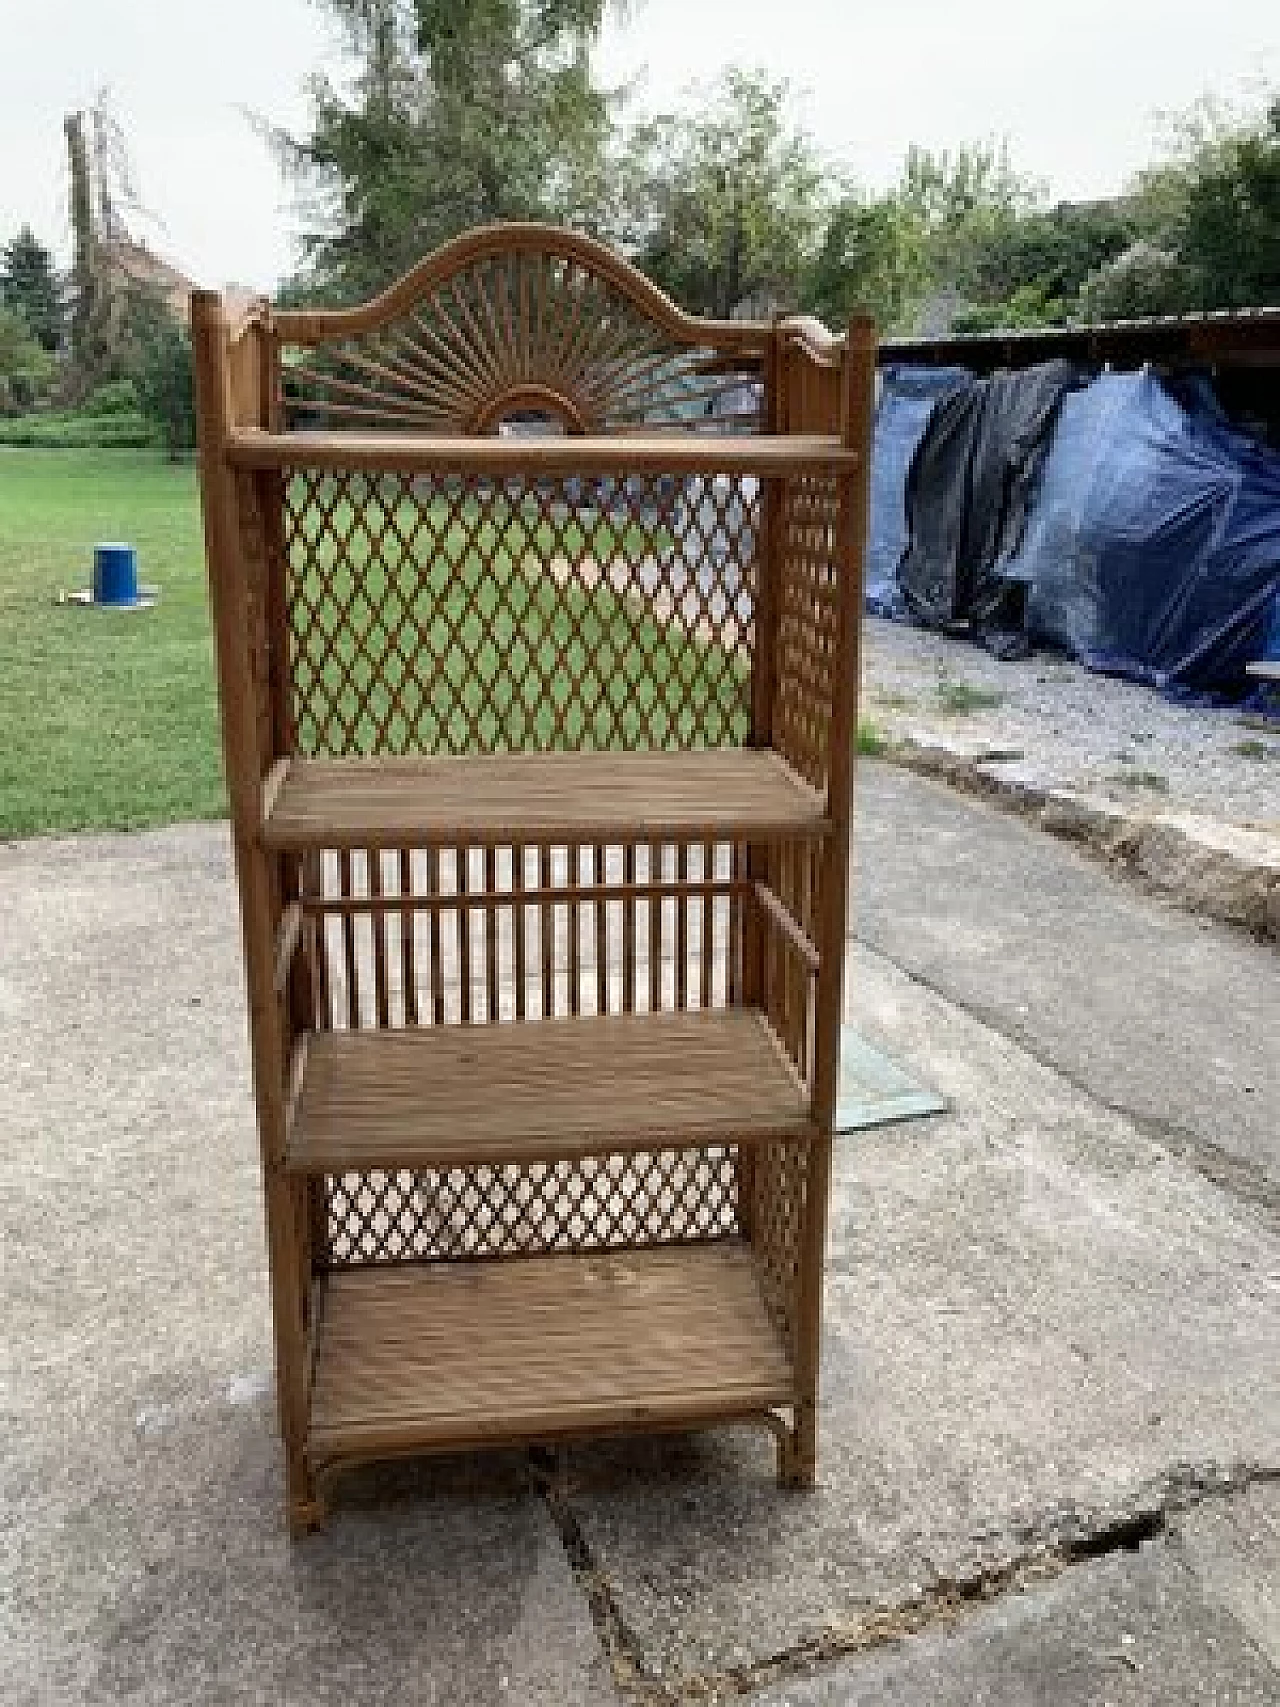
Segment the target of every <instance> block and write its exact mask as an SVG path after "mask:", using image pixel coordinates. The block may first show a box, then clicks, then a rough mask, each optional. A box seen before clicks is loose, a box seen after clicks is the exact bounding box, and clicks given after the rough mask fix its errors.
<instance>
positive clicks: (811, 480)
mask: <svg viewBox="0 0 1280 1707" xmlns="http://www.w3.org/2000/svg"><path fill="white" fill-rule="evenodd" d="M784 490H785V497H784V501H783V505H782V516H781V529H780V532H781V541H780V544H781V550H780V553H779V575H778V662H777V682H778V688H777V700H776V704H775V708H774V719H773V734H774V742H775V744H776V746H777V747H778V750H779V751H780V752H782V753H783V754H785V756H786V757H787V758H788V759H789V760H790V762H791V763H792V764H793V765H794V766H795V767H796V769H797V770H798V771H799V772H800V773H801V775H802V776H804V777H807V778H808V780H809V781H810V782H811V783H812V784H813V785H814V787H815V788H820V789H822V788H825V787H826V786H827V773H828V759H829V740H830V725H831V703H832V690H833V688H834V680H833V669H834V665H835V659H836V656H837V651H838V647H839V640H840V605H839V580H838V576H839V569H838V565H839V561H840V558H839V552H838V549H837V548H838V542H839V526H840V486H839V482H838V481H837V480H835V479H833V478H827V477H820V476H801V477H798V478H796V479H793V480H788V481H787V482H786V485H785V489H784Z"/></svg>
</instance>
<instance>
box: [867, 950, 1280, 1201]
mask: <svg viewBox="0 0 1280 1707" xmlns="http://www.w3.org/2000/svg"><path fill="white" fill-rule="evenodd" d="M852 940H853V941H855V942H856V943H857V944H858V946H859V947H860V948H862V949H865V951H866V952H867V953H868V954H871V955H873V956H874V957H875V958H876V959H877V960H880V961H883V962H884V964H885V965H886V966H892V967H893V969H894V970H895V971H896V972H900V973H901V974H902V976H903V977H904V978H906V979H907V981H908V982H909V983H911V984H915V985H917V986H918V987H919V988H920V989H922V990H928V992H929V993H930V995H933V996H937V997H938V999H939V1000H940V1001H943V1002H946V1003H947V1004H948V1006H950V1007H953V1008H959V1010H960V1011H961V1013H965V1014H968V1016H969V1018H970V1019H973V1020H976V1021H977V1022H978V1024H979V1025H982V1026H985V1027H986V1029H987V1030H988V1031H992V1032H994V1033H995V1034H996V1036H997V1037H1002V1038H1003V1039H1004V1040H1005V1042H1006V1043H1012V1044H1014V1045H1015V1047H1017V1048H1018V1049H1021V1050H1022V1052H1023V1053H1024V1054H1025V1055H1029V1056H1030V1057H1031V1059H1032V1060H1033V1061H1034V1062H1035V1063H1036V1065H1037V1066H1040V1067H1044V1068H1046V1069H1047V1070H1048V1071H1049V1072H1051V1073H1053V1074H1054V1075H1055V1076H1056V1077H1057V1078H1059V1079H1061V1080H1062V1082H1063V1084H1065V1085H1069V1086H1070V1087H1071V1089H1072V1090H1073V1091H1077V1092H1079V1094H1080V1095H1081V1096H1086V1097H1088V1098H1089V1100H1090V1101H1091V1102H1094V1103H1096V1104H1097V1105H1098V1107H1099V1108H1103V1109H1105V1110H1106V1111H1107V1113H1108V1114H1114V1115H1116V1116H1117V1118H1119V1119H1121V1120H1127V1121H1128V1122H1129V1124H1130V1125H1131V1126H1132V1127H1133V1128H1134V1130H1135V1131H1136V1132H1137V1133H1138V1134H1139V1135H1140V1136H1141V1137H1143V1138H1146V1139H1148V1140H1150V1141H1152V1142H1154V1143H1157V1144H1160V1145H1162V1146H1163V1147H1164V1148H1166V1149H1167V1150H1169V1151H1170V1152H1171V1154H1173V1155H1175V1156H1177V1157H1178V1158H1179V1160H1180V1161H1184V1162H1187V1163H1188V1164H1189V1165H1190V1166H1191V1167H1193V1168H1194V1169H1195V1171H1196V1172H1197V1173H1198V1174H1199V1175H1200V1176H1201V1178H1202V1179H1206V1180H1208V1182H1209V1184H1210V1185H1212V1186H1216V1187H1217V1189H1218V1190H1219V1191H1222V1192H1225V1193H1226V1194H1227V1196H1228V1197H1231V1198H1234V1199H1235V1200H1236V1202H1237V1203H1241V1204H1247V1205H1248V1206H1249V1207H1250V1208H1251V1209H1257V1210H1261V1211H1262V1219H1263V1221H1264V1222H1265V1224H1266V1226H1267V1228H1268V1230H1269V1231H1270V1232H1273V1233H1280V1184H1278V1183H1277V1182H1276V1181H1275V1180H1273V1179H1272V1178H1271V1176H1270V1175H1269V1174H1267V1173H1266V1172H1265V1171H1264V1170H1263V1169H1262V1168H1260V1167H1259V1166H1258V1165H1257V1164H1256V1163H1254V1162H1250V1161H1248V1160H1246V1159H1245V1158H1244V1157H1243V1156H1236V1155H1233V1154H1231V1152H1230V1151H1227V1150H1224V1149H1222V1148H1221V1146H1219V1145H1217V1144H1215V1143H1214V1142H1213V1140H1212V1139H1211V1138H1205V1137H1202V1136H1201V1134H1200V1133H1198V1132H1192V1131H1190V1130H1189V1129H1188V1128H1187V1127H1185V1126H1178V1125H1175V1123H1174V1122H1173V1121H1170V1120H1161V1119H1158V1118H1156V1117H1155V1116H1153V1115H1146V1114H1140V1113H1139V1112H1138V1111H1137V1110H1136V1109H1132V1108H1129V1107H1127V1106H1126V1105H1125V1104H1124V1103H1122V1102H1119V1101H1117V1100H1116V1099H1115V1098H1114V1097H1109V1096H1107V1095H1105V1093H1103V1092H1102V1091H1099V1090H1098V1089H1096V1087H1094V1086H1093V1085H1091V1084H1089V1083H1088V1082H1087V1081H1086V1080H1085V1079H1083V1078H1082V1077H1081V1076H1080V1075H1079V1074H1077V1073H1073V1072H1072V1071H1071V1069H1070V1068H1069V1067H1064V1066H1063V1065H1062V1063H1061V1062H1060V1061H1057V1060H1055V1059H1054V1057H1053V1056H1052V1055H1051V1054H1050V1053H1049V1052H1048V1050H1047V1049H1045V1048H1043V1047H1042V1046H1041V1045H1040V1044H1038V1043H1037V1042H1036V1041H1035V1040H1034V1039H1033V1038H1030V1037H1027V1036H1025V1035H1024V1034H1023V1033H1022V1032H1021V1030H1020V1029H1019V1028H1018V1027H1017V1026H1016V1025H1015V1026H1011V1025H1010V1024H1009V1022H1008V1021H1007V1020H1006V1019H1005V1017H1004V1016H1003V1015H1002V1014H1000V1013H999V1012H998V1011H997V1010H996V1009H994V1008H989V1007H987V1005H986V1004H985V1003H982V1002H971V1001H966V1000H965V998H964V997H963V996H959V995H957V994H956V993H955V992H954V991H953V990H948V989H946V988H945V987H944V986H943V985H942V984H940V983H938V982H936V981H935V980H934V979H932V978H930V977H928V976H927V975H926V974H925V973H923V972H921V971H920V970H919V969H918V968H916V967H914V966H911V965H908V964H907V963H906V962H905V961H902V960H898V959H897V958H896V957H895V956H894V955H892V954H890V953H889V951H888V950H887V949H886V948H884V947H883V946H881V944H880V943H878V942H876V941H874V940H873V939H872V938H871V937H868V936H864V935H863V934H862V933H861V932H860V931H855V932H853V933H852Z"/></svg>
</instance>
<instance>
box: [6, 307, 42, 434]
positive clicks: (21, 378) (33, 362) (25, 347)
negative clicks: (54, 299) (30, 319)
mask: <svg viewBox="0 0 1280 1707" xmlns="http://www.w3.org/2000/svg"><path fill="white" fill-rule="evenodd" d="M53 372H54V361H53V357H52V356H51V355H50V354H49V352H48V350H46V349H44V348H43V346H42V345H41V344H40V342H39V340H38V339H37V338H35V337H34V336H33V335H32V331H31V328H30V326H28V324H27V321H26V317H25V316H24V315H22V314H19V313H18V312H17V310H16V309H13V308H5V307H0V415H16V414H20V413H21V412H22V410H24V409H29V408H30V407H31V405H32V404H33V403H35V402H36V401H37V400H38V399H39V398H40V397H41V395H42V394H43V393H44V392H45V391H46V390H47V389H48V387H49V383H50V381H51V380H52V378H53Z"/></svg>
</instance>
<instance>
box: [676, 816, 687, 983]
mask: <svg viewBox="0 0 1280 1707" xmlns="http://www.w3.org/2000/svg"><path fill="white" fill-rule="evenodd" d="M688 876H689V844H688V843H687V842H681V843H680V845H679V847H678V848H677V850H676V881H677V882H678V883H680V884H684V883H685V882H686V881H687V879H688ZM688 1006H689V898H688V896H687V895H686V894H685V893H684V891H683V889H682V890H681V892H680V893H679V894H678V895H677V896H676V1007H677V1009H684V1008H687V1007H688Z"/></svg>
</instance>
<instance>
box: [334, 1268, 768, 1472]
mask: <svg viewBox="0 0 1280 1707" xmlns="http://www.w3.org/2000/svg"><path fill="white" fill-rule="evenodd" d="M793 1398H794V1377H793V1374H792V1369H791V1365H790V1362H789V1359H788V1357H787V1354H786V1351H785V1349H784V1347H783V1344H782V1341H781V1338H780V1336H779V1334H778V1332H777V1330H776V1329H775V1328H774V1326H773V1324H772V1322H771V1321H770V1318H769V1315H768V1312H767V1311H766V1309H765V1305H764V1302H763V1297H762V1294H761V1290H760V1284H759V1280H758V1277H757V1271H756V1266H755V1262H754V1260H753V1258H752V1255H751V1252H750V1249H749V1247H747V1246H746V1245H745V1244H742V1243H739V1242H738V1241H737V1240H724V1241H720V1242H718V1243H713V1244H702V1245H690V1246H684V1247H681V1248H679V1249H671V1248H667V1249H664V1250H646V1251H627V1252H620V1253H612V1252H611V1253H609V1254H607V1255H601V1256H593V1257H579V1256H567V1257H566V1256H550V1257H528V1258H525V1259H523V1260H521V1261H519V1262H470V1263H454V1264H437V1265H431V1264H402V1265H394V1266H386V1267H379V1268H369V1269H349V1270H345V1271H343V1272H340V1273H336V1274H334V1275H332V1276H331V1277H330V1279H329V1281H328V1283H327V1288H326V1291H325V1297H324V1308H323V1314H322V1318H321V1322H320V1330H319V1338H318V1344H317V1357H316V1373H315V1381H314V1386H313V1389H312V1408H311V1423H310V1431H309V1438H308V1445H309V1448H310V1450H311V1452H312V1453H313V1454H314V1455H315V1457H316V1458H317V1459H319V1460H326V1459H329V1460H332V1459H341V1458H343V1457H347V1456H350V1457H360V1456H366V1455H370V1454H376V1453H382V1452H395V1451H399V1450H423V1449H426V1448H429V1447H432V1446H435V1447H448V1446H454V1445H467V1444H475V1443H478V1442H482V1441H484V1440H486V1439H493V1438H500V1439H507V1440H511V1439H520V1438H522V1437H523V1438H528V1439H537V1438H546V1437H548V1436H553V1435H571V1434H574V1433H580V1432H583V1431H590V1430H593V1429H599V1428H610V1427H615V1428H616V1427H623V1428H625V1427H628V1426H633V1425H639V1424H645V1425H650V1426H652V1425H658V1426H661V1425H662V1424H664V1423H675V1422H690V1421H694V1420H698V1419H702V1420H714V1419H716V1418H720V1417H733V1416H746V1415H749V1414H752V1413H753V1412H759V1411H760V1410H762V1409H764V1408H766V1407H767V1406H769V1405H775V1404H786V1403H789V1402H791V1401H792V1400H793Z"/></svg>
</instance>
